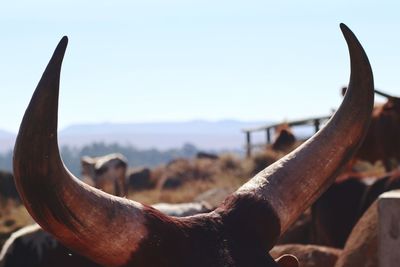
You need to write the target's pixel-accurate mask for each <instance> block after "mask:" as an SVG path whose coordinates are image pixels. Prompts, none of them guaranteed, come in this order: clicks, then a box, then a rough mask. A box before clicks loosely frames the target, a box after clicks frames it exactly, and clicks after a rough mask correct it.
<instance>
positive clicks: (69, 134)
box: [59, 120, 266, 150]
mask: <svg viewBox="0 0 400 267" xmlns="http://www.w3.org/2000/svg"><path fill="white" fill-rule="evenodd" d="M264 123H266V122H243V121H236V120H223V121H216V122H210V121H203V120H196V121H188V122H162V123H126V124H120V123H118V124H116V123H103V124H82V125H72V126H70V127H67V128H65V129H63V130H61V131H60V134H59V135H60V138H59V139H60V144H69V145H75V146H81V145H82V144H87V143H90V142H93V141H96V142H99V141H101V142H106V143H113V142H118V143H120V144H130V145H133V146H135V147H137V148H141V149H145V148H156V149H170V148H176V147H181V146H182V145H183V144H185V143H191V144H193V145H195V146H196V147H198V148H201V149H214V150H221V149H238V148H241V147H242V146H243V142H244V135H243V133H242V132H241V129H243V128H246V127H253V126H258V125H262V124H264Z"/></svg>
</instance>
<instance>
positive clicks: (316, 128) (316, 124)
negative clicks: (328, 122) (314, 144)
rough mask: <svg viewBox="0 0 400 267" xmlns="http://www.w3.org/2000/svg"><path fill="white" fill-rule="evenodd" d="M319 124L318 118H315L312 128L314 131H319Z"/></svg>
mask: <svg viewBox="0 0 400 267" xmlns="http://www.w3.org/2000/svg"><path fill="white" fill-rule="evenodd" d="M319 125H320V122H319V119H315V120H314V129H315V132H318V131H319Z"/></svg>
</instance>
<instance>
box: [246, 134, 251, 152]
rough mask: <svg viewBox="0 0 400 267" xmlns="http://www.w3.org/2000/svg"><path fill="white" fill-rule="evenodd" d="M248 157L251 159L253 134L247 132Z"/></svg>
mask: <svg viewBox="0 0 400 267" xmlns="http://www.w3.org/2000/svg"><path fill="white" fill-rule="evenodd" d="M246 156H247V157H248V158H250V157H251V132H246Z"/></svg>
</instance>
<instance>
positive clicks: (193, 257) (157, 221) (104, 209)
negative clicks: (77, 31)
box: [13, 24, 374, 267]
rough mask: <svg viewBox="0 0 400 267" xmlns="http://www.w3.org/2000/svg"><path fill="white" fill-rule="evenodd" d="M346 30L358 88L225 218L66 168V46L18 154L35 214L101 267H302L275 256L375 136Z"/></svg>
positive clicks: (363, 67) (41, 89)
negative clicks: (112, 188)
mask: <svg viewBox="0 0 400 267" xmlns="http://www.w3.org/2000/svg"><path fill="white" fill-rule="evenodd" d="M341 29H342V31H343V34H344V36H345V39H346V41H347V44H348V47H349V52H350V58H351V60H350V62H351V75H350V83H349V84H350V86H349V90H348V92H347V94H346V96H345V98H344V100H343V103H342V105H341V106H340V108H339V109H338V111H337V112H336V113H335V115H334V116H333V117H332V118H331V120H330V121H329V122H328V123H327V125H326V126H325V127H324V128H323V129H322V130H321V131H320V132H319V133H318V134H316V135H314V136H313V137H312V138H310V139H309V140H308V141H307V142H305V143H304V144H303V145H301V146H300V147H298V148H297V149H296V150H294V151H293V152H292V153H290V154H288V155H287V156H285V157H283V158H282V159H280V160H279V161H278V162H276V163H274V164H272V165H270V166H268V167H267V168H265V169H264V170H263V171H261V172H260V173H258V174H257V175H256V176H255V177H254V178H252V179H250V180H249V181H248V182H247V183H245V184H244V185H243V186H242V187H240V188H239V189H238V190H237V191H236V192H234V193H233V194H232V195H230V196H229V197H227V198H226V199H225V201H224V203H223V204H222V205H220V206H219V207H218V208H217V209H216V210H214V211H212V212H210V213H205V214H200V215H196V216H190V217H183V218H176V217H171V216H167V215H164V214H163V213H161V212H160V211H157V210H156V209H154V208H152V207H149V206H147V205H143V204H141V203H138V202H135V201H131V200H127V199H124V198H119V197H115V196H112V195H109V194H106V193H104V192H102V191H100V190H98V189H96V188H93V187H91V186H89V185H86V184H85V183H83V182H81V181H80V180H78V179H77V178H75V177H74V176H73V175H72V174H71V173H70V172H69V171H68V170H67V169H66V168H65V166H64V164H63V162H62V160H61V158H60V154H59V149H58V144H57V110H58V95H59V80H60V71H61V63H62V59H63V57H64V52H65V49H66V46H67V38H66V37H64V38H63V39H62V40H61V42H60V43H59V45H58V46H57V48H56V50H55V52H54V55H53V57H52V58H51V59H50V62H49V64H48V66H47V68H46V70H45V72H44V74H43V76H42V78H41V80H40V81H39V84H38V86H37V88H36V90H35V93H34V95H33V97H32V99H31V102H30V104H29V106H28V108H27V110H26V112H25V115H24V118H23V120H22V123H21V126H20V130H19V133H18V137H17V141H16V145H15V148H14V161H13V164H14V175H15V180H16V185H17V188H18V191H19V193H20V195H21V198H22V201H23V202H24V204H25V206H26V208H27V210H28V211H29V213H30V214H31V215H32V217H33V218H34V219H35V220H36V221H37V222H38V223H39V224H40V225H41V226H42V227H43V228H44V229H45V230H47V231H48V232H50V233H51V234H52V235H54V236H55V237H56V238H57V239H58V240H59V241H60V242H61V243H62V244H64V245H65V246H66V247H68V248H70V249H71V250H73V251H76V252H78V253H80V254H81V255H83V256H85V257H87V258H88V259H91V260H92V261H94V262H96V263H98V264H100V265H105V266H130V267H136V266H148V267H155V266H158V267H166V266H172V267H189V266H191V267H203V266H210V267H245V266H246V267H247V266H252V267H276V266H293V263H294V264H295V265H297V262H293V261H292V260H293V258H292V257H284V258H280V259H279V260H278V261H277V262H276V261H275V260H273V258H272V257H271V256H270V255H269V254H268V253H267V252H268V251H269V250H270V249H271V248H272V247H273V246H274V244H275V243H276V241H277V239H278V238H279V236H280V235H281V234H282V233H284V232H285V231H286V230H287V229H288V228H289V226H290V225H291V224H292V223H293V222H294V221H295V220H296V218H297V217H298V216H299V215H300V214H302V213H303V211H304V210H305V209H307V208H308V207H309V206H310V205H311V204H312V203H313V202H314V201H315V200H316V199H317V198H318V196H319V195H320V194H322V192H323V191H324V190H325V189H326V188H327V187H328V186H329V185H330V184H331V183H332V182H333V180H334V178H335V176H336V175H337V174H338V171H339V170H340V168H341V167H343V166H344V164H346V162H347V160H348V159H349V158H350V157H351V156H352V155H353V153H354V152H355V150H356V149H357V147H358V145H359V143H360V142H361V140H362V138H363V137H364V135H365V132H366V130H367V128H368V125H369V121H370V117H371V111H372V106H373V101H374V100H373V99H374V94H373V88H374V85H373V76H372V70H371V67H370V64H369V61H368V58H367V56H366V54H365V52H364V50H363V48H362V46H361V44H360V43H359V42H358V40H357V38H356V37H355V36H354V34H353V33H352V32H351V31H350V30H349V29H348V28H347V27H346V26H345V25H344V24H341ZM38 125H39V126H40V127H38ZM32 144H34V146H35V149H32ZM284 263H285V265H284ZM289 264H291V265H289Z"/></svg>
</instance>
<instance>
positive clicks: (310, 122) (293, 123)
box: [242, 116, 331, 157]
mask: <svg viewBox="0 0 400 267" xmlns="http://www.w3.org/2000/svg"><path fill="white" fill-rule="evenodd" d="M330 117H331V116H323V117H316V118H308V119H304V120H297V121H290V122H285V124H287V125H289V126H290V127H295V126H303V125H313V126H314V130H315V132H318V131H319V129H320V127H321V125H322V124H323V123H324V122H326V121H327V120H329V118H330ZM279 125H282V123H275V124H268V125H264V126H260V127H255V128H246V129H242V131H243V133H244V134H245V136H246V155H247V157H250V156H251V152H252V148H253V147H260V146H265V145H267V144H271V140H272V139H271V130H272V129H275V128H276V127H277V126H279ZM262 131H265V144H252V143H251V134H252V133H255V132H262Z"/></svg>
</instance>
